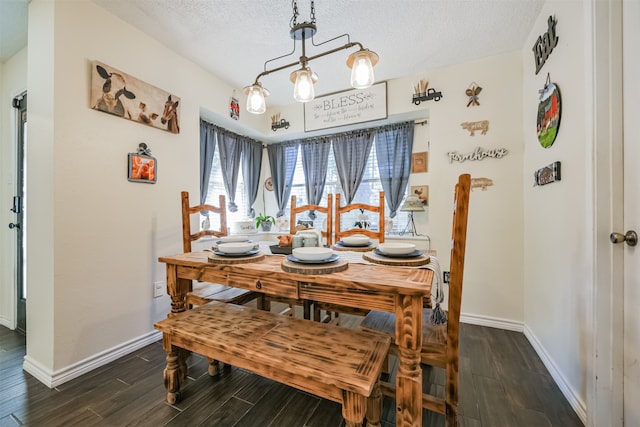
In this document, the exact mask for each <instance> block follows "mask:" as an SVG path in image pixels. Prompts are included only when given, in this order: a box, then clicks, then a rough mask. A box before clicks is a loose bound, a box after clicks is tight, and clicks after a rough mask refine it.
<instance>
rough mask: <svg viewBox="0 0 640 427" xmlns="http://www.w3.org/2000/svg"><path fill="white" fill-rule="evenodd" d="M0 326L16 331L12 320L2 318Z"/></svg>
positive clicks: (0, 318)
mask: <svg viewBox="0 0 640 427" xmlns="http://www.w3.org/2000/svg"><path fill="white" fill-rule="evenodd" d="M0 326H4V327H5V328H7V329H11V330H14V329H15V326H14V325H13V322H12V321H11V319H8V318H6V317H0Z"/></svg>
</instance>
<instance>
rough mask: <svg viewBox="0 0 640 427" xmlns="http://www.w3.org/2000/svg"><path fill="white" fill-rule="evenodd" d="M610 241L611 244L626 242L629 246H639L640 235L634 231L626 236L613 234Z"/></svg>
mask: <svg viewBox="0 0 640 427" xmlns="http://www.w3.org/2000/svg"><path fill="white" fill-rule="evenodd" d="M609 240H611V243H622V242H626V243H627V245H629V246H635V245H637V244H638V235H637V234H636V232H635V231H633V230H629V231H627V232H626V233H625V234H620V233H611V235H610V236H609Z"/></svg>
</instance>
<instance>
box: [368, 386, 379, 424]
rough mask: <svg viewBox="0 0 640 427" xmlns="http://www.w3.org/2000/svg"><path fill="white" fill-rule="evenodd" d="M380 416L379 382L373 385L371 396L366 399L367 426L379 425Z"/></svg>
mask: <svg viewBox="0 0 640 427" xmlns="http://www.w3.org/2000/svg"><path fill="white" fill-rule="evenodd" d="M381 418H382V391H381V390H380V382H379V381H378V382H376V384H375V385H374V386H373V391H372V392H371V396H370V397H369V399H368V400H367V427H380V425H381V424H380V422H381Z"/></svg>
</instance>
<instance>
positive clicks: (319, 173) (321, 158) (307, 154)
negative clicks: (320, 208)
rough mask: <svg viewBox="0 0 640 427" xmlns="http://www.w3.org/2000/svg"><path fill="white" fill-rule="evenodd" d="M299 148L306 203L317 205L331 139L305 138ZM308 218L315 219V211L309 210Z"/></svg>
mask: <svg viewBox="0 0 640 427" xmlns="http://www.w3.org/2000/svg"><path fill="white" fill-rule="evenodd" d="M300 149H301V150H302V169H303V171H304V181H305V190H306V192H307V200H308V203H309V204H312V205H319V204H320V201H321V200H322V193H323V192H324V184H325V182H326V180H327V168H328V167H329V150H330V149H331V140H330V139H327V138H317V139H311V140H307V141H305V142H302V143H301V144H300ZM309 218H311V219H316V213H315V212H314V211H309Z"/></svg>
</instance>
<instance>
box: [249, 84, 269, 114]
mask: <svg viewBox="0 0 640 427" xmlns="http://www.w3.org/2000/svg"><path fill="white" fill-rule="evenodd" d="M244 93H245V94H246V95H247V111H248V112H250V113H252V114H262V113H264V112H265V111H267V102H266V101H265V97H266V96H268V95H269V91H267V90H266V89H265V88H263V87H262V85H260V84H259V83H258V84H254V85H251V86H247V87H245V88H244Z"/></svg>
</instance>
